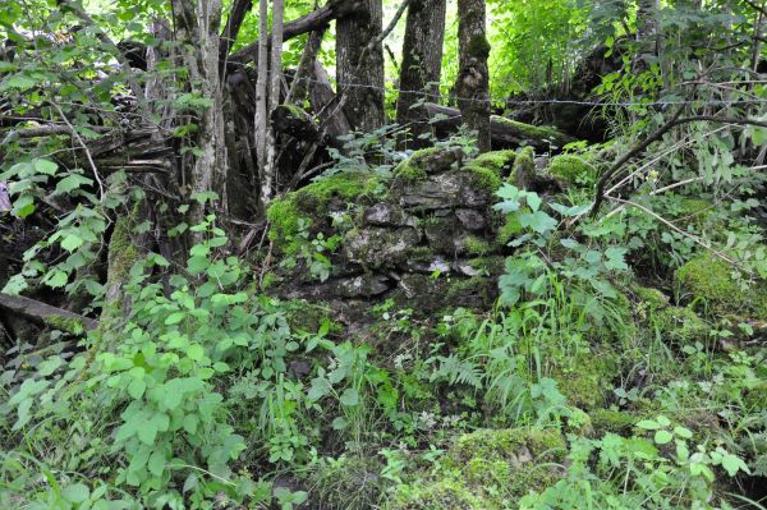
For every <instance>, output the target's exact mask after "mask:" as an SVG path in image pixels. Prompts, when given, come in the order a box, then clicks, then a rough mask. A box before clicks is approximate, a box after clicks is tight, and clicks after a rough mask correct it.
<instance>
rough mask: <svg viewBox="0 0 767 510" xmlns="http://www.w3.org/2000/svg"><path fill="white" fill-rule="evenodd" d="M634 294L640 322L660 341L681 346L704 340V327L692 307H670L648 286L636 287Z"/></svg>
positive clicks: (707, 330)
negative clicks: (642, 321)
mask: <svg viewBox="0 0 767 510" xmlns="http://www.w3.org/2000/svg"><path fill="white" fill-rule="evenodd" d="M634 294H635V296H636V298H637V300H638V303H637V306H636V310H637V312H638V313H639V315H640V319H642V320H644V322H645V323H646V325H647V326H648V328H649V329H650V330H651V331H650V332H651V333H652V334H656V335H658V336H659V337H660V338H661V340H663V341H665V342H668V343H670V344H673V345H676V346H683V345H687V344H691V343H694V342H696V341H704V340H705V339H706V338H707V337H708V334H709V330H710V328H709V326H708V324H706V322H705V321H704V320H703V319H701V318H700V317H699V316H698V314H696V313H695V311H694V310H693V309H692V308H689V307H680V306H671V305H670V304H669V298H668V297H667V296H666V295H665V294H663V293H662V292H660V291H659V290H657V289H653V288H649V287H638V288H636V289H635V290H634Z"/></svg>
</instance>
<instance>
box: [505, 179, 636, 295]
mask: <svg viewBox="0 0 767 510" xmlns="http://www.w3.org/2000/svg"><path fill="white" fill-rule="evenodd" d="M497 195H498V196H499V197H500V198H502V199H503V200H502V201H501V202H500V203H498V204H496V205H495V209H496V210H498V211H500V212H501V213H503V214H505V215H506V221H507V224H512V225H514V224H516V225H515V229H516V230H517V231H518V232H519V233H520V235H519V236H518V237H516V238H515V239H513V240H512V241H511V242H509V246H511V247H515V248H521V249H522V250H521V251H520V252H518V253H515V254H514V256H512V257H509V258H508V259H507V260H506V273H505V274H504V275H502V276H501V278H500V280H499V286H500V289H501V302H502V303H503V304H505V305H508V306H512V305H515V304H516V303H518V302H519V301H520V300H521V299H522V297H523V296H524V295H525V294H528V295H533V296H538V297H540V296H542V295H545V294H546V293H547V292H548V291H549V290H551V282H552V280H551V279H552V277H553V278H564V279H566V280H575V281H576V282H578V283H580V284H583V285H585V286H587V287H588V286H591V287H593V288H594V290H595V291H596V292H597V293H598V294H599V295H601V296H604V297H607V298H614V297H616V296H617V294H616V291H615V288H614V287H613V285H612V284H611V283H610V281H609V279H608V276H609V275H610V274H611V273H614V272H622V271H627V270H628V269H629V268H628V265H627V264H626V262H625V261H624V256H625V254H626V252H627V250H626V249H625V248H623V247H621V246H617V245H612V244H609V243H605V244H607V246H606V247H604V248H602V247H601V246H599V245H598V244H597V242H596V241H598V240H599V238H604V237H607V238H609V234H610V233H611V228H610V227H603V228H600V229H595V228H593V226H590V225H587V226H586V227H580V228H579V233H580V234H581V235H582V237H585V238H587V239H590V240H591V241H592V242H591V243H590V244H583V243H582V242H581V241H579V240H576V239H575V238H559V237H557V236H556V230H557V227H558V226H559V223H560V220H558V219H557V218H555V217H554V216H552V215H551V214H549V213H548V212H547V211H546V210H545V209H544V202H543V199H542V198H541V197H540V196H539V195H538V194H537V193H535V192H532V191H525V190H520V189H519V188H517V187H516V186H513V185H511V184H505V185H504V186H503V187H502V188H501V189H500V190H499V191H498V192H497ZM545 205H546V208H550V210H552V211H553V212H556V213H559V215H560V217H561V218H573V217H576V216H579V215H582V214H583V213H584V212H585V211H587V210H588V209H589V207H590V206H589V205H576V206H567V205H563V204H559V203H548V204H545ZM555 240H558V241H559V244H560V246H561V247H563V248H565V250H566V255H565V256H564V257H561V258H559V259H558V260H555V259H553V258H552V257H551V256H550V253H551V252H553V251H554V250H553V247H552V243H553V242H554V241H555ZM600 244H601V243H600Z"/></svg>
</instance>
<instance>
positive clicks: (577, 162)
mask: <svg viewBox="0 0 767 510" xmlns="http://www.w3.org/2000/svg"><path fill="white" fill-rule="evenodd" d="M549 173H551V175H553V176H554V177H556V178H558V179H561V180H562V181H564V182H565V183H567V184H573V185H578V184H584V183H588V184H592V183H593V182H594V181H595V180H596V173H597V172H596V170H595V169H594V167H593V166H591V165H590V164H589V163H588V162H587V161H586V160H585V159H583V158H581V157H579V156H574V155H572V154H562V155H559V156H555V157H554V158H552V160H551V163H550V164H549Z"/></svg>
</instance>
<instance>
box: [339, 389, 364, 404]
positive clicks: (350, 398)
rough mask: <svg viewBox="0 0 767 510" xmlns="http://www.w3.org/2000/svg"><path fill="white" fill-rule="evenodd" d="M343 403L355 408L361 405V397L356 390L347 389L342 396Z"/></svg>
mask: <svg viewBox="0 0 767 510" xmlns="http://www.w3.org/2000/svg"><path fill="white" fill-rule="evenodd" d="M340 400H341V403H342V404H343V405H345V406H348V407H354V406H356V405H357V404H359V403H360V396H359V393H358V392H357V390H356V389H354V388H346V389H345V390H344V392H343V393H342V394H341V399H340Z"/></svg>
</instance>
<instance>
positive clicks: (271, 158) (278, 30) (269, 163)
mask: <svg viewBox="0 0 767 510" xmlns="http://www.w3.org/2000/svg"><path fill="white" fill-rule="evenodd" d="M284 13H285V5H284V3H283V0H272V62H271V66H270V67H271V69H270V70H269V73H270V75H269V106H268V111H269V115H271V113H272V112H273V111H274V110H276V109H277V107H278V106H279V105H280V89H281V85H282V28H283V15H284ZM266 145H267V147H266V172H265V177H266V179H265V180H264V182H262V183H261V186H262V193H261V196H262V197H263V198H264V204H267V203H268V202H269V201H270V200H271V198H272V194H273V193H274V190H275V186H276V183H277V155H276V150H277V134H276V132H275V130H274V129H273V128H272V127H271V126H270V127H269V129H267V136H266Z"/></svg>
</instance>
